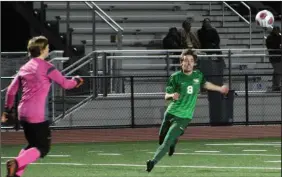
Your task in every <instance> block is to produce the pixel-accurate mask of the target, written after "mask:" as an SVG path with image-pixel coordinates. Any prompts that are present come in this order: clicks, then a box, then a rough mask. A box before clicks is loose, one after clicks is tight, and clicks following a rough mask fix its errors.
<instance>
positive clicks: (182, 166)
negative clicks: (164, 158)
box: [1, 163, 281, 170]
mask: <svg viewBox="0 0 282 177" xmlns="http://www.w3.org/2000/svg"><path fill="white" fill-rule="evenodd" d="M1 164H2V165H5V164H6V163H1ZM32 165H63V166H116V167H142V168H143V167H145V166H146V165H140V164H84V163H32ZM157 167H160V168H204V169H245V170H281V168H277V167H220V166H188V165H181V166H176V165H172V166H169V165H157Z"/></svg>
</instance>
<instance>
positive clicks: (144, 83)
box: [2, 74, 282, 128]
mask: <svg viewBox="0 0 282 177" xmlns="http://www.w3.org/2000/svg"><path fill="white" fill-rule="evenodd" d="M214 77H215V76H214ZM226 77H229V76H224V78H226ZM235 77H236V81H238V86H236V84H235V83H233V84H232V86H233V88H231V89H234V90H235V93H234V94H235V96H234V103H233V108H232V110H233V111H232V112H233V113H232V114H233V115H231V117H229V118H228V119H230V118H231V119H232V123H233V124H237V123H240V124H252V123H279V122H280V123H281V106H282V105H281V94H282V92H281V91H277V92H274V91H271V90H267V89H266V88H267V87H268V86H269V84H271V81H269V79H271V77H272V76H271V75H267V74H265V75H258V74H252V75H232V76H231V78H232V79H233V78H235ZM116 78H119V80H120V81H121V82H122V83H121V85H122V87H123V89H122V92H121V93H115V92H114V91H113V90H111V89H110V88H111V87H110V85H111V82H110V81H111V80H114V79H116ZM2 79H8V78H2ZM167 79H168V77H167V76H123V77H97V76H96V77H92V76H85V77H84V80H85V83H91V84H88V86H89V88H85V89H87V90H88V92H87V93H86V92H85V91H83V89H82V90H81V89H74V90H72V92H73V93H74V92H75V93H76V94H73V93H72V94H69V93H68V91H64V90H63V89H62V90H61V92H60V93H61V95H56V99H55V104H54V106H51V105H52V99H49V104H48V105H49V109H48V110H49V112H50V114H49V116H50V117H51V118H52V119H51V120H52V121H53V126H58V127H66V128H70V127H93V128H94V127H121V126H125V127H138V126H152V125H159V124H160V123H161V121H162V119H163V115H164V112H165V109H166V106H167V104H168V102H166V101H165V100H164V94H165V86H166V82H167ZM234 80H235V79H234ZM226 81H227V80H224V83H226ZM3 96H4V93H2V98H3V99H2V105H4V104H3V103H4V97H3ZM16 104H17V103H16ZM210 104H211V103H209V100H208V92H206V91H205V90H202V91H201V92H200V93H199V96H198V101H197V104H196V109H195V113H194V117H193V120H192V122H191V123H192V124H207V125H208V124H209V123H210V108H209V107H210ZM52 113H54V114H52ZM223 116H224V115H223Z"/></svg>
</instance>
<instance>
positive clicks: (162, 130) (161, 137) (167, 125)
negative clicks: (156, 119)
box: [159, 112, 173, 145]
mask: <svg viewBox="0 0 282 177" xmlns="http://www.w3.org/2000/svg"><path fill="white" fill-rule="evenodd" d="M172 118H173V115H171V114H168V113H167V112H166V113H165V114H164V119H163V122H162V125H161V128H160V131H159V145H161V144H163V141H164V138H165V136H166V134H167V132H168V130H169V128H170V125H171V120H172Z"/></svg>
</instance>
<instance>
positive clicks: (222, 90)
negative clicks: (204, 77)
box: [204, 82, 229, 94]
mask: <svg viewBox="0 0 282 177" xmlns="http://www.w3.org/2000/svg"><path fill="white" fill-rule="evenodd" d="M204 88H205V89H207V90H210V91H217V92H220V93H222V94H227V93H228V92H229V89H228V87H227V86H226V85H223V86H218V85H215V84H213V83H210V82H206V83H205V85H204Z"/></svg>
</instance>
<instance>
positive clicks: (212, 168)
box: [1, 138, 281, 177]
mask: <svg viewBox="0 0 282 177" xmlns="http://www.w3.org/2000/svg"><path fill="white" fill-rule="evenodd" d="M269 142H271V143H270V145H260V146H255V145H247V146H238V145H229V146H210V145H206V144H215V143H221V144H222V143H223V144H225V143H265V144H269ZM273 142H280V143H273ZM157 143H158V142H157V141H154V142H124V143H122V142H121V143H120V142H119V143H84V144H56V145H53V146H52V148H51V152H50V154H49V155H70V156H69V157H67V156H65V157H64V156H61V157H60V156H57V157H51V156H47V157H46V158H45V159H43V160H42V159H40V160H39V161H37V162H36V164H32V165H29V166H28V168H27V170H26V171H25V174H24V176H33V177H47V176H48V177H78V176H79V177H84V176H85V177H90V176H91V177H94V176H98V177H126V176H128V177H144V176H150V177H156V176H158V177H163V176H164V177H178V176H181V177H182V176H189V177H215V176H216V177H226V176H228V177H243V176H244V177H245V176H248V177H280V176H281V146H280V147H279V145H281V139H276V138H271V139H242V140H200V141H180V142H179V143H178V145H177V148H176V153H193V154H184V155H180V154H179V155H178V154H175V155H174V156H172V157H168V156H167V155H166V156H165V157H164V158H163V159H162V160H161V161H160V162H159V163H158V164H157V165H156V166H155V168H154V169H153V171H152V172H151V173H149V174H148V173H147V172H146V171H145V161H146V160H148V159H150V158H152V157H153V152H155V150H156V148H157V147H158V144H157ZM271 144H273V145H271ZM21 147H22V146H2V155H1V156H2V159H1V164H2V170H1V176H4V175H5V173H6V170H5V165H4V163H5V162H6V160H7V159H5V158H3V157H14V156H16V155H17V154H18V152H19V150H20V148H21ZM243 150H266V151H264V152H245V151H243ZM195 151H220V152H204V153H195ZM101 153H105V154H101ZM109 153H114V155H109ZM119 154H120V155H119ZM212 154H229V155H212ZM230 154H231V155H230ZM232 154H234V155H232ZM238 154H241V155H238ZM243 154H251V155H243ZM260 154H268V155H270V156H260ZM265 161H280V162H278V163H275V162H274V163H269V162H265Z"/></svg>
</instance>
